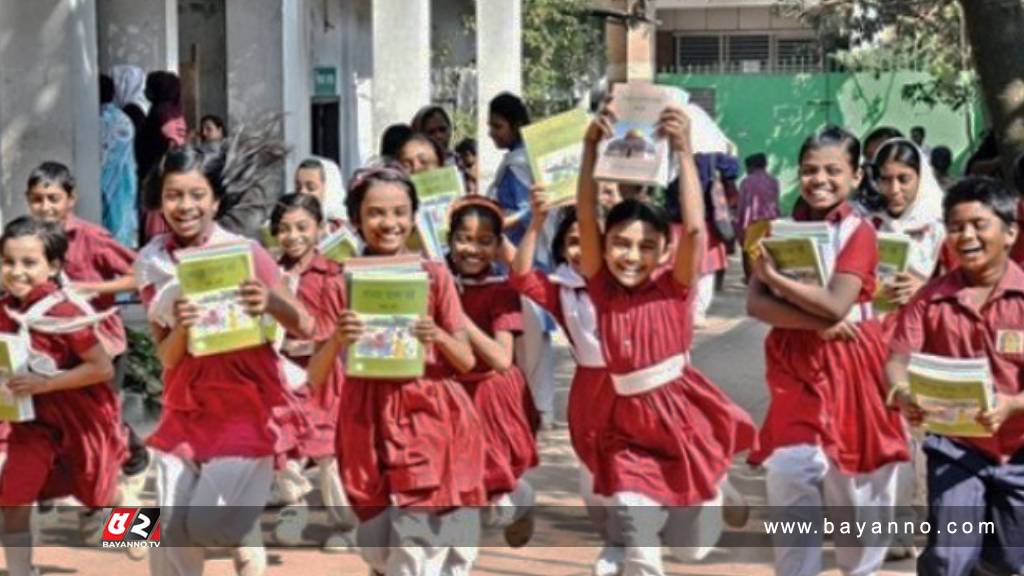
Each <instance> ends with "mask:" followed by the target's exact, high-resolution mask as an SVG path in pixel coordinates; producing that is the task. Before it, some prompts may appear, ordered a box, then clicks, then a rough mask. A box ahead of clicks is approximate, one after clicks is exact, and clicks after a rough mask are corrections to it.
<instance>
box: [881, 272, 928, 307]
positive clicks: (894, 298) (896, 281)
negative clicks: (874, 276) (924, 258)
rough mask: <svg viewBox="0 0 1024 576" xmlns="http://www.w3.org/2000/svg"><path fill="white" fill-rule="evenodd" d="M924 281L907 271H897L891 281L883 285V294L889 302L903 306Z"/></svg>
mask: <svg viewBox="0 0 1024 576" xmlns="http://www.w3.org/2000/svg"><path fill="white" fill-rule="evenodd" d="M923 285H924V281H923V280H921V279H920V278H918V277H917V276H915V275H914V274H911V273H909V272H899V273H897V274H896V277H895V278H893V280H892V281H890V282H888V283H887V284H886V285H885V296H886V298H888V299H889V301H890V302H892V303H893V304H896V305H898V306H903V305H904V304H906V303H907V302H910V300H911V298H913V297H914V294H917V291H918V290H920V289H921V286H923Z"/></svg>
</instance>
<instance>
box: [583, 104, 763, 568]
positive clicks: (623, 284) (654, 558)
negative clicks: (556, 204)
mask: <svg viewBox="0 0 1024 576" xmlns="http://www.w3.org/2000/svg"><path fill="white" fill-rule="evenodd" d="M614 106H615V103H614V101H612V102H611V103H610V104H609V105H608V106H606V107H605V108H604V109H603V110H602V111H601V114H600V115H599V116H598V117H597V118H596V119H595V120H594V121H593V122H592V123H591V125H590V127H589V128H588V130H587V133H586V136H585V140H584V152H583V161H582V166H581V170H580V174H581V178H580V184H579V189H578V197H577V206H578V210H579V231H580V250H581V254H580V272H581V274H582V276H583V277H584V278H585V279H586V283H587V293H588V294H589V296H590V299H591V301H592V302H593V305H594V309H595V311H596V313H597V333H598V335H599V337H600V340H601V348H602V353H603V355H604V358H605V362H606V363H607V367H608V371H609V372H610V374H611V381H612V386H613V388H614V390H615V398H614V400H613V404H612V406H611V412H610V417H609V419H608V421H607V423H606V424H605V428H604V429H603V430H602V431H601V433H600V434H599V435H598V440H597V471H596V475H595V476H596V477H595V485H594V491H595V492H597V493H598V494H600V495H603V496H608V497H611V498H612V502H613V505H614V508H613V511H612V514H613V519H612V521H613V524H614V525H615V526H616V527H617V528H616V530H617V531H618V534H616V535H615V538H617V539H620V541H621V542H622V543H623V545H624V548H625V554H624V561H623V573H625V574H640V573H643V574H662V573H663V569H662V558H661V546H662V543H664V544H666V545H669V546H671V547H672V549H673V552H674V553H675V555H677V556H679V557H681V558H685V559H695V558H702V557H704V556H705V555H706V554H707V553H708V552H709V551H710V549H711V546H713V545H714V543H715V542H717V540H718V537H719V535H720V533H721V511H720V510H719V509H718V508H717V506H720V505H721V499H722V495H721V491H720V489H719V485H720V484H721V483H722V481H723V479H724V478H725V476H726V473H727V472H728V469H729V467H730V465H731V462H732V458H733V456H734V455H735V454H736V453H738V452H740V451H743V450H746V449H748V448H749V447H750V446H751V445H752V444H753V442H754V432H755V429H754V425H753V423H752V422H751V420H750V417H749V416H747V414H746V413H744V412H743V410H742V409H740V408H739V407H738V406H736V405H735V404H733V403H732V401H731V400H729V398H728V397H726V396H725V395H724V394H723V393H722V392H721V391H720V390H719V389H718V388H717V387H716V386H715V385H714V384H712V383H711V382H710V381H708V380H707V378H705V377H704V376H703V375H702V374H701V373H700V372H698V371H697V370H696V369H695V368H694V367H693V366H692V365H691V363H690V355H689V351H690V346H691V344H692V341H693V305H694V296H695V294H696V283H697V279H698V273H699V269H700V265H701V261H702V258H703V250H704V243H705V240H704V234H705V230H704V217H703V216H704V206H703V200H702V198H701V187H700V183H699V181H698V178H697V171H696V165H695V163H694V158H693V148H692V145H691V140H690V125H689V119H688V117H687V116H686V114H685V113H684V112H683V111H682V110H681V109H679V108H678V107H675V106H670V107H668V108H666V109H665V110H664V111H663V112H662V114H661V117H660V119H659V123H658V132H659V134H660V135H661V136H662V137H665V138H667V139H668V141H669V143H670V148H671V150H672V151H673V153H674V154H675V156H676V157H677V158H678V162H679V170H680V182H681V185H680V187H679V203H680V206H682V207H683V210H682V214H683V230H682V232H683V233H682V234H681V237H680V238H679V239H678V242H677V248H676V254H675V261H674V263H673V264H672V265H671V266H664V263H665V262H667V261H668V260H669V259H670V256H671V253H670V251H669V249H668V246H669V242H670V231H669V221H668V217H667V215H666V213H665V211H664V210H663V209H662V208H660V207H658V206H654V205H652V204H648V203H645V202H638V201H636V200H626V201H623V202H621V203H619V204H617V205H616V206H615V207H614V208H612V209H611V211H610V212H609V213H608V216H607V219H606V220H605V228H604V233H603V234H602V232H601V229H600V226H599V223H598V203H597V191H596V186H595V184H594V180H593V177H592V175H593V170H594V163H595V160H596V157H597V146H598V143H599V142H600V140H601V139H602V138H606V137H608V136H610V135H611V134H612V124H613V122H614V120H615V113H614Z"/></svg>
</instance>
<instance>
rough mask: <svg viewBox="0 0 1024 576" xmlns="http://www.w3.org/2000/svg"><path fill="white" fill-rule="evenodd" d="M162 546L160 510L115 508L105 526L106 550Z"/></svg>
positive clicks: (104, 543) (104, 542)
mask: <svg viewBox="0 0 1024 576" xmlns="http://www.w3.org/2000/svg"><path fill="white" fill-rule="evenodd" d="M159 546H160V509H159V508H114V509H113V510H111V511H110V516H108V517H107V522H106V524H104V525H103V547H104V548H157V547H159Z"/></svg>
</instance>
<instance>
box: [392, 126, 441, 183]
mask: <svg viewBox="0 0 1024 576" xmlns="http://www.w3.org/2000/svg"><path fill="white" fill-rule="evenodd" d="M397 160H398V162H399V163H401V164H402V166H405V169H406V170H408V171H409V173H410V174H419V173H420V172H426V171H427V170H434V169H437V168H441V167H443V166H445V165H446V163H445V154H444V149H443V148H441V146H440V145H438V143H437V142H435V141H434V140H432V139H431V138H430V137H429V136H427V135H426V134H423V133H420V132H416V133H415V134H412V135H411V136H409V138H407V139H406V140H405V142H403V143H402V145H401V147H399V148H398V156H397Z"/></svg>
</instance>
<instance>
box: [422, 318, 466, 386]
mask: <svg viewBox="0 0 1024 576" xmlns="http://www.w3.org/2000/svg"><path fill="white" fill-rule="evenodd" d="M430 324H431V325H433V329H434V331H435V332H434V335H433V337H432V339H431V342H433V344H434V345H435V346H436V347H437V349H438V350H439V351H440V352H441V354H442V355H444V357H445V358H446V359H447V360H448V362H450V363H451V365H452V367H454V368H455V370H456V371H457V372H458V373H460V374H465V373H466V372H469V371H470V370H472V369H473V366H476V357H475V356H473V347H472V346H470V344H469V336H467V335H466V330H459V331H458V332H454V333H452V334H449V333H448V331H447V330H445V329H443V328H441V327H439V326H437V325H436V324H434V321H433V320H430ZM417 326H419V325H417ZM413 332H414V333H415V334H416V335H417V337H418V338H420V339H421V340H423V337H422V336H421V335H422V332H417V330H416V328H414V329H413ZM424 343H426V341H424Z"/></svg>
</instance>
